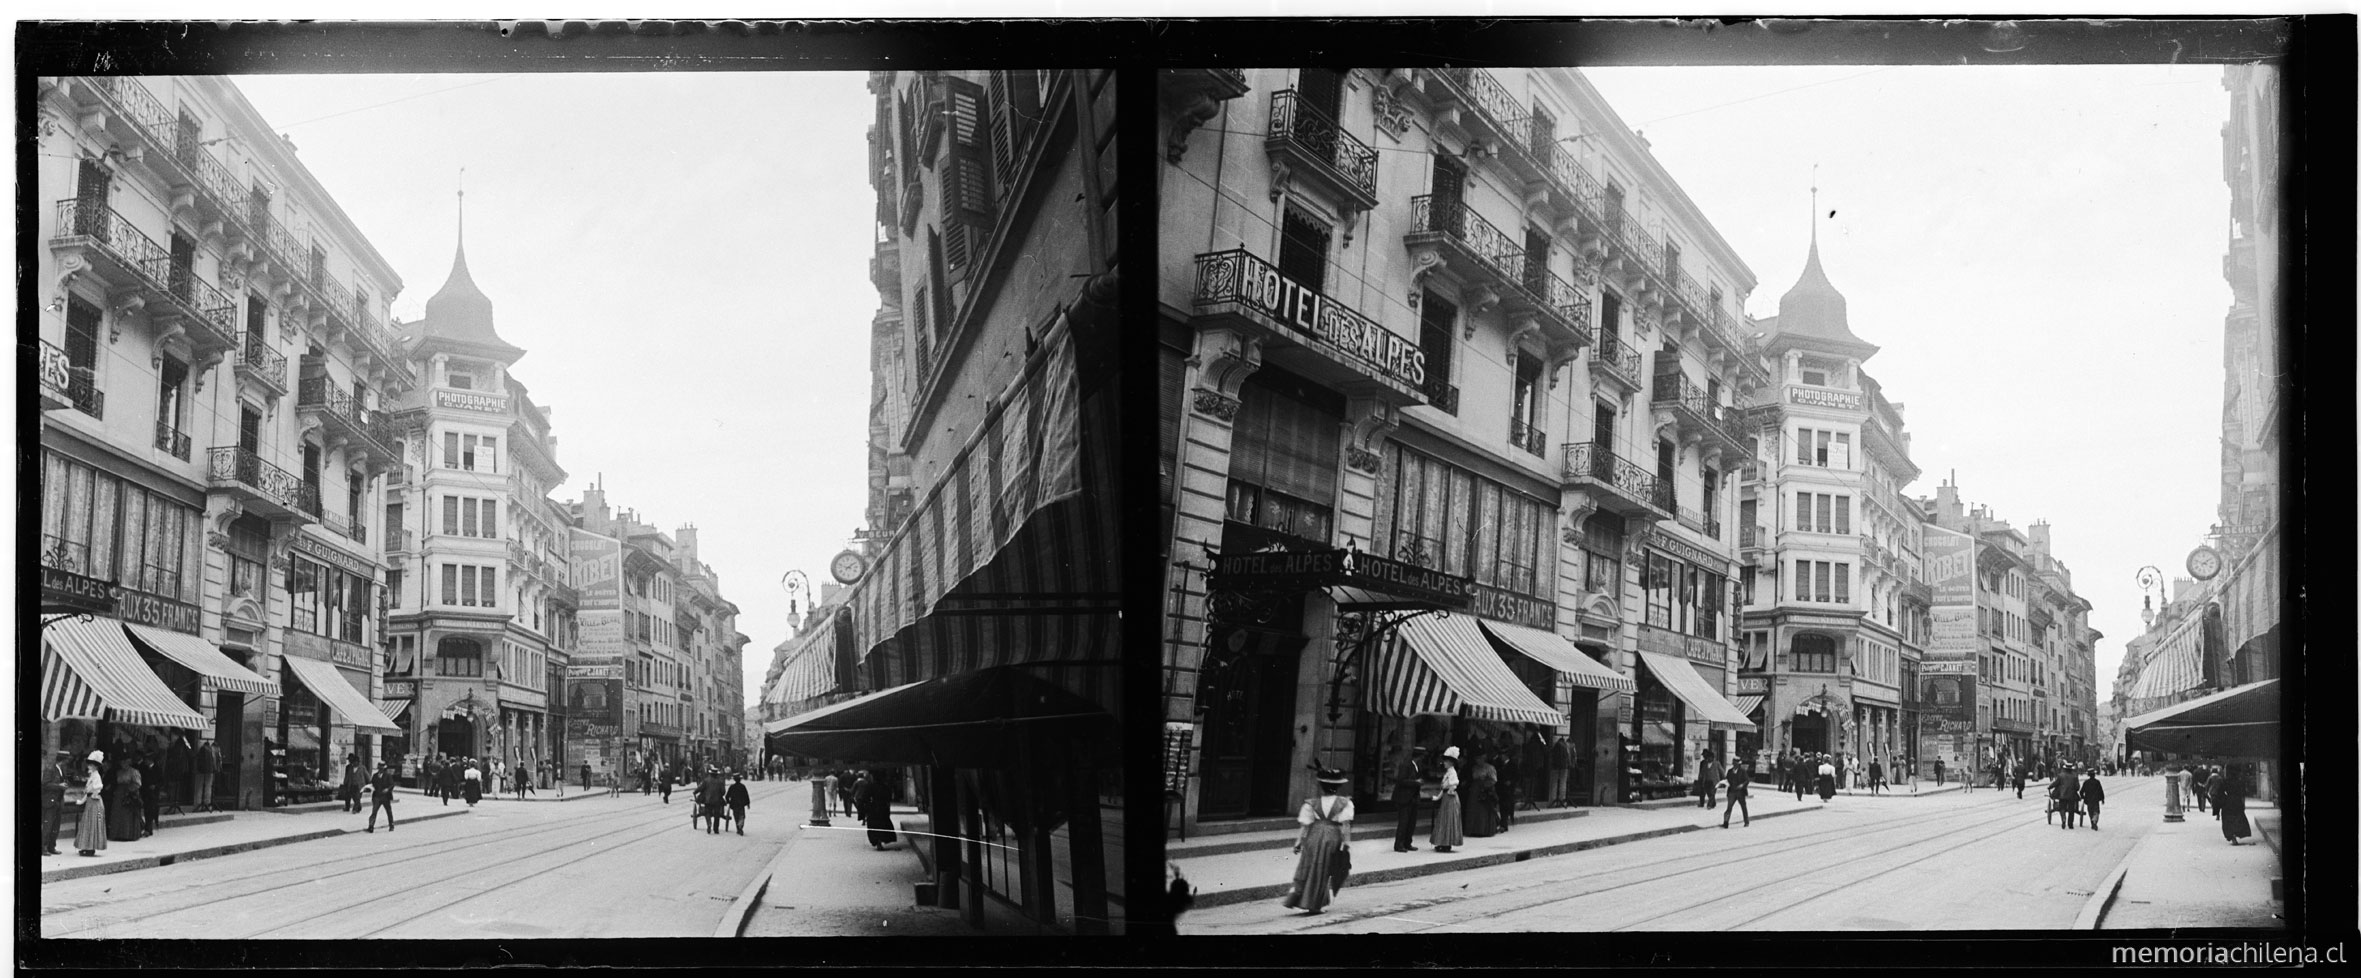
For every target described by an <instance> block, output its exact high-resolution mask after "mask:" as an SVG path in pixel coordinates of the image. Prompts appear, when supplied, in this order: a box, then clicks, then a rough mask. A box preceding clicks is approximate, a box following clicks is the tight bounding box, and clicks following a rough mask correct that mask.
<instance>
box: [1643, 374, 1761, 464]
mask: <svg viewBox="0 0 2361 978" xmlns="http://www.w3.org/2000/svg"><path fill="white" fill-rule="evenodd" d="M1678 357H1679V354H1677V353H1672V352H1669V351H1668V352H1660V353H1658V354H1657V355H1656V377H1655V385H1654V386H1655V393H1654V397H1653V398H1652V399H1651V401H1650V403H1652V404H1653V405H1654V406H1655V407H1656V409H1657V410H1658V411H1661V412H1664V413H1666V414H1669V415H1671V417H1672V420H1673V423H1674V425H1675V426H1676V427H1678V428H1679V430H1680V432H1681V437H1682V440H1684V441H1688V440H1699V441H1702V442H1703V443H1704V444H1705V445H1706V446H1707V447H1708V448H1709V449H1713V450H1717V451H1719V452H1720V454H1721V455H1722V456H1723V457H1725V458H1731V459H1735V460H1737V461H1744V460H1745V459H1750V458H1753V457H1754V450H1755V443H1754V433H1753V432H1752V431H1751V430H1748V429H1747V428H1745V427H1744V426H1743V425H1741V424H1740V423H1739V422H1738V420H1737V419H1736V417H1735V414H1736V412H1731V411H1727V410H1725V409H1723V408H1722V407H1721V406H1719V405H1717V404H1714V403H1713V402H1712V401H1710V400H1708V399H1707V398H1706V396H1705V389H1704V388H1701V387H1698V386H1697V385H1695V384H1692V383H1690V382H1689V378H1688V377H1686V376H1683V375H1682V374H1681V373H1680V366H1679V360H1678V359H1677V358H1678Z"/></svg>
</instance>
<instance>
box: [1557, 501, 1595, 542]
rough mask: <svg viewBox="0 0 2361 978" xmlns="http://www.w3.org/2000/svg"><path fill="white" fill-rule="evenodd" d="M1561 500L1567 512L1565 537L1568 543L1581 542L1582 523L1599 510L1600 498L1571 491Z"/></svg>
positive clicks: (1564, 510)
mask: <svg viewBox="0 0 2361 978" xmlns="http://www.w3.org/2000/svg"><path fill="white" fill-rule="evenodd" d="M1560 502H1561V504H1562V511H1563V512H1564V513H1565V514H1566V525H1565V527H1564V529H1565V531H1566V532H1565V534H1564V537H1563V539H1564V540H1565V541H1566V542H1567V543H1581V542H1582V524H1584V523H1586V522H1588V521H1589V520H1590V517H1591V514H1593V513H1596V512H1598V511H1599V503H1598V500H1596V499H1592V498H1591V497H1590V494H1589V493H1584V492H1569V493H1566V494H1565V497H1564V498H1563V499H1562V500H1560Z"/></svg>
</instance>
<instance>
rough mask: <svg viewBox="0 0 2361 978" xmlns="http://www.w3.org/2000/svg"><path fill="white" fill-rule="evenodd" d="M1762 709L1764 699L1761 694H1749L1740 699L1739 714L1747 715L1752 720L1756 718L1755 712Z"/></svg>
mask: <svg viewBox="0 0 2361 978" xmlns="http://www.w3.org/2000/svg"><path fill="white" fill-rule="evenodd" d="M1762 708H1763V697H1762V694H1761V693H1748V694H1747V695H1745V696H1741V697H1738V712H1740V713H1743V714H1745V715H1746V716H1747V717H1748V718H1750V719H1751V718H1752V717H1753V716H1754V711H1756V710H1759V709H1762Z"/></svg>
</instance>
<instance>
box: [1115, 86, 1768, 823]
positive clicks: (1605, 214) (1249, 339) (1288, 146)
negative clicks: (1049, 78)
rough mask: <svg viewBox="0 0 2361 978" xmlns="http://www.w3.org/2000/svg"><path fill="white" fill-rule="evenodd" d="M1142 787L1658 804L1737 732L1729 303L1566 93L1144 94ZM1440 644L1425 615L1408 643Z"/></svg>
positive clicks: (1598, 113) (1204, 807) (1213, 805)
mask: <svg viewBox="0 0 2361 978" xmlns="http://www.w3.org/2000/svg"><path fill="white" fill-rule="evenodd" d="M1160 84H1161V85H1162V91H1161V92H1160V96H1161V98H1160V105H1161V106H1163V108H1164V110H1165V113H1166V114H1165V118H1164V119H1162V120H1160V121H1161V123H1162V128H1163V132H1164V134H1165V136H1166V158H1167V161H1168V163H1169V165H1168V166H1167V167H1165V168H1163V173H1162V175H1161V177H1160V185H1159V200H1158V207H1159V224H1158V227H1159V238H1160V240H1161V241H1162V242H1163V244H1164V246H1163V248H1162V249H1161V250H1160V254H1159V261H1160V263H1161V265H1160V274H1159V276H1158V282H1157V295H1158V300H1159V307H1160V309H1161V311H1162V316H1163V318H1162V321H1161V322H1160V323H1159V330H1158V335H1159V339H1160V355H1161V363H1162V367H1161V369H1162V378H1161V380H1162V411H1161V413H1162V417H1163V419H1164V422H1165V429H1164V431H1163V437H1162V441H1161V445H1160V449H1161V452H1162V455H1163V459H1162V464H1163V474H1164V479H1163V480H1162V483H1161V485H1160V487H1159V489H1160V492H1161V496H1160V502H1161V503H1162V504H1163V506H1164V512H1163V516H1164V519H1165V521H1166V526H1167V528H1168V532H1167V534H1166V537H1167V539H1169V541H1170V543H1169V544H1168V546H1167V548H1166V551H1165V553H1164V554H1163V555H1162V557H1163V560H1164V566H1165V567H1166V582H1167V586H1166V593H1167V594H1168V596H1169V599H1168V605H1167V607H1166V608H1165V614H1166V624H1167V628H1166V629H1165V635H1166V643H1167V644H1166V647H1165V649H1164V662H1165V666H1166V669H1165V675H1164V677H1163V685H1164V692H1165V697H1164V701H1165V710H1166V713H1165V717H1164V719H1165V722H1166V725H1167V730H1168V738H1170V739H1171V741H1172V744H1173V746H1174V748H1175V756H1176V757H1178V758H1179V759H1181V760H1182V762H1183V765H1184V766H1181V767H1178V768H1175V769H1173V770H1169V771H1167V772H1166V777H1167V779H1168V781H1167V785H1166V787H1167V790H1168V791H1170V792H1172V793H1173V794H1174V795H1176V796H1177V797H1178V798H1179V799H1180V802H1181V803H1180V805H1179V808H1180V815H1179V818H1180V819H1181V820H1182V822H1183V825H1184V827H1185V826H1186V825H1187V824H1189V823H1195V822H1200V821H1211V820H1217V819H1253V818H1272V817H1283V816H1285V815H1287V814H1288V813H1289V812H1291V811H1292V810H1293V809H1292V806H1293V801H1292V799H1295V798H1300V797H1301V796H1302V795H1303V794H1304V793H1306V792H1308V791H1309V790H1311V785H1310V780H1309V778H1310V775H1309V773H1308V771H1309V769H1310V768H1311V767H1314V766H1326V767H1336V768H1342V769H1345V770H1348V771H1350V772H1352V774H1353V776H1354V777H1355V778H1356V785H1355V789H1354V794H1355V797H1356V798H1358V799H1362V800H1363V804H1364V807H1365V809H1369V810H1383V809H1385V808H1386V807H1387V806H1388V805H1390V803H1391V802H1390V798H1389V791H1388V790H1387V788H1388V785H1387V783H1386V782H1385V781H1384V780H1383V779H1382V776H1381V770H1382V768H1383V766H1384V762H1385V758H1386V757H1387V755H1388V754H1389V753H1390V752H1392V751H1394V750H1396V749H1400V748H1407V747H1410V746H1423V747H1426V748H1428V749H1429V750H1430V751H1431V752H1433V753H1434V754H1438V755H1439V754H1440V753H1441V751H1442V749H1443V748H1444V746H1445V745H1446V744H1450V745H1458V746H1461V747H1462V748H1463V750H1467V751H1483V752H1486V753H1490V754H1496V755H1501V756H1506V757H1512V758H1514V759H1515V760H1517V761H1518V762H1519V763H1520V765H1521V768H1522V772H1523V773H1522V775H1521V777H1520V781H1521V782H1522V783H1520V784H1518V785H1517V786H1516V787H1517V789H1518V790H1521V791H1522V792H1523V793H1524V794H1525V796H1526V797H1529V798H1532V799H1534V800H1536V801H1549V802H1553V803H1555V802H1558V801H1560V800H1561V799H1559V798H1557V797H1555V796H1556V795H1558V794H1559V793H1560V792H1559V791H1558V790H1557V784H1556V783H1555V781H1554V780H1553V779H1552V777H1551V773H1550V772H1551V770H1552V769H1553V767H1554V768H1556V769H1557V770H1561V771H1565V772H1567V773H1568V775H1569V776H1570V777H1569V780H1570V781H1571V784H1569V785H1567V787H1566V789H1565V790H1564V792H1563V794H1565V795H1567V796H1570V797H1571V798H1573V799H1576V800H1581V801H1593V800H1595V801H1607V800H1616V799H1622V798H1629V797H1636V796H1638V795H1640V794H1643V793H1655V792H1677V791H1679V790H1681V788H1680V785H1681V784H1682V783H1684V782H1683V779H1684V778H1685V777H1686V776H1687V775H1688V774H1689V773H1690V772H1691V771H1693V769H1694V766H1695V763H1696V761H1697V757H1698V755H1699V754H1700V753H1701V752H1702V751H1703V750H1705V749H1706V748H1708V747H1711V748H1713V749H1717V750H1720V751H1723V752H1725V753H1726V752H1728V751H1730V750H1731V749H1733V748H1734V747H1735V746H1736V744H1735V743H1734V741H1733V740H1732V739H1731V734H1732V733H1735V732H1737V731H1741V730H1747V729H1751V728H1752V726H1753V725H1752V723H1751V722H1750V721H1748V720H1746V719H1745V717H1744V714H1743V712H1742V711H1741V710H1739V709H1738V708H1737V707H1736V706H1735V705H1734V704H1733V703H1732V702H1731V701H1730V699H1729V696H1730V693H1731V690H1732V688H1733V687H1732V682H1733V680H1734V678H1735V677H1734V675H1733V670H1732V669H1731V656H1730V650H1731V647H1732V641H1733V637H1734V635H1735V632H1736V629H1735V627H1734V622H1733V620H1732V617H1731V614H1732V611H1733V605H1732V602H1731V600H1730V599H1731V596H1732V589H1731V586H1730V583H1729V582H1730V580H1731V578H1732V577H1733V576H1734V574H1735V572H1736V564H1735V562H1734V560H1733V555H1734V553H1735V551H1736V549H1737V542H1738V541H1737V537H1738V534H1737V531H1736V527H1735V523H1736V521H1735V520H1734V518H1733V512H1734V496H1735V493H1734V492H1733V491H1732V487H1733V484H1734V483H1733V481H1732V480H1733V476H1734V474H1735V473H1736V472H1737V470H1739V469H1740V468H1742V467H1743V466H1745V465H1746V464H1747V463H1748V461H1749V460H1750V459H1751V458H1752V457H1753V456H1754V454H1755V446H1756V433H1755V432H1754V431H1753V430H1752V429H1751V427H1749V425H1748V424H1747V423H1745V422H1744V421H1743V420H1742V419H1741V416H1740V415H1739V414H1738V412H1737V411H1736V407H1737V406H1739V405H1742V404H1743V403H1744V402H1745V399H1746V398H1747V397H1748V396H1749V395H1750V393H1751V392H1752V391H1754V390H1755V389H1756V388H1759V387H1761V386H1762V385H1764V384H1765V383H1766V382H1767V381H1768V379H1769V378H1768V376H1767V374H1766V372H1765V371H1764V370H1763V369H1762V366H1761V364H1760V361H1759V360H1758V359H1757V358H1756V352H1757V351H1756V348H1755V347H1754V346H1753V345H1752V344H1751V343H1750V342H1749V340H1748V339H1746V337H1747V335H1748V334H1749V332H1750V328H1749V327H1748V326H1746V321H1745V319H1744V317H1743V316H1742V315H1741V314H1739V313H1738V312H1737V311H1736V310H1737V309H1738V303H1739V301H1740V300H1741V299H1742V297H1743V296H1745V295H1746V293H1747V292H1748V291H1750V290H1751V289H1752V287H1753V285H1754V279H1753V275H1752V273H1751V272H1750V271H1748V270H1747V268H1746V266H1745V264H1744V263H1743V262H1742V261H1740V260H1739V258H1738V257H1737V256H1736V255H1735V254H1733V253H1732V252H1731V250H1730V249H1729V247H1728V246H1727V245H1726V244H1725V243H1724V242H1723V241H1722V239H1721V238H1720V236H1719V235H1718V234H1717V233H1716V232H1715V231H1714V229H1713V227H1712V225H1711V224H1710V223H1709V222H1708V221H1707V220H1706V219H1705V217H1704V216H1703V215H1702V214H1700V213H1699V212H1698V211H1697V209H1696V208H1695V206H1694V205H1693V204H1691V203H1690V201H1689V200H1688V198H1687V197H1686V196H1685V195H1684V194H1683V193H1682V192H1681V190H1680V188H1679V187H1678V185H1677V184H1676V183H1675V182H1674V181H1673V180H1672V179H1671V177H1670V176H1669V175H1668V174H1666V173H1665V172H1664V171H1663V169H1662V168H1661V167H1660V166H1659V165H1658V164H1657V163H1655V161H1654V160H1653V159H1652V158H1651V157H1650V156H1649V154H1648V152H1647V151H1646V147H1645V145H1644V143H1642V142H1641V141H1640V139H1639V138H1638V136H1637V135H1636V134H1634V133H1632V132H1631V131H1630V130H1629V129H1627V128H1626V127H1625V126H1623V124H1622V123H1621V122H1620V121H1619V120H1618V119H1617V118H1616V117H1615V115H1614V113H1613V111H1612V110H1611V109H1610V108H1609V107H1608V106H1607V105H1606V104H1605V103H1604V101H1603V100H1602V99H1601V98H1600V97H1599V95H1598V93H1597V92H1596V91H1595V90H1594V89H1592V88H1591V86H1590V85H1589V83H1588V82H1587V81H1585V80H1584V79H1583V78H1582V76H1581V75H1580V73H1578V72H1574V71H1568V70H1559V69H1551V70H1507V71H1483V70H1474V69H1391V70H1389V69H1365V70H1354V71H1345V72H1339V71H1331V70H1326V69H1312V68H1306V69H1263V70H1250V71H1237V70H1222V69H1202V70H1188V71H1170V72H1166V73H1164V75H1163V76H1162V78H1161V81H1160ZM1437 611H1443V612H1448V614H1445V615H1436V614H1434V612H1437Z"/></svg>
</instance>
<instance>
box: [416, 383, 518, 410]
mask: <svg viewBox="0 0 2361 978" xmlns="http://www.w3.org/2000/svg"><path fill="white" fill-rule="evenodd" d="M434 406H436V407H446V408H457V409H459V410H461V411H482V412H484V413H485V414H507V413H508V398H507V397H506V396H504V395H500V394H482V393H478V392H475V391H455V390H451V389H449V388H442V387H438V388H436V389H435V392H434Z"/></svg>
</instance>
